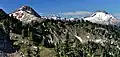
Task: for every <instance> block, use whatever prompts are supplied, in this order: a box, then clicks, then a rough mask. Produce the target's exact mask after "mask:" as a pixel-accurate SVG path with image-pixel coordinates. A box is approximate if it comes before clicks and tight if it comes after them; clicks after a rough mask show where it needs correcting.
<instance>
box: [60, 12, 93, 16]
mask: <svg viewBox="0 0 120 57" xmlns="http://www.w3.org/2000/svg"><path fill="white" fill-rule="evenodd" d="M92 13H93V12H89V11H76V12H64V13H59V14H61V15H66V16H87V15H90V14H92Z"/></svg>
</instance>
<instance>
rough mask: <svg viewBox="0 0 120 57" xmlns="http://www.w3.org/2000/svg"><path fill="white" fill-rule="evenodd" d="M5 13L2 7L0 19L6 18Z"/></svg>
mask: <svg viewBox="0 0 120 57" xmlns="http://www.w3.org/2000/svg"><path fill="white" fill-rule="evenodd" d="M6 16H7V14H6V13H5V12H4V10H3V9H0V19H3V18H6Z"/></svg>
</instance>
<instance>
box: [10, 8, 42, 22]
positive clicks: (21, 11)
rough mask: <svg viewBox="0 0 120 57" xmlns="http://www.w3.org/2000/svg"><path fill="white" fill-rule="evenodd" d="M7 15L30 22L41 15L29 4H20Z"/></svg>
mask: <svg viewBox="0 0 120 57" xmlns="http://www.w3.org/2000/svg"><path fill="white" fill-rule="evenodd" d="M9 16H11V17H14V18H16V19H18V20H20V21H22V22H25V23H30V22H31V21H33V20H39V19H40V17H41V16H40V15H39V14H37V13H36V12H35V11H34V10H33V9H32V8H31V7H29V6H22V7H21V8H18V9H17V10H16V11H14V12H12V13H10V14H9Z"/></svg>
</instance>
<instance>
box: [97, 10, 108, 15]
mask: <svg viewBox="0 0 120 57" xmlns="http://www.w3.org/2000/svg"><path fill="white" fill-rule="evenodd" d="M96 12H102V13H105V14H109V13H108V12H106V11H105V10H97V11H96Z"/></svg>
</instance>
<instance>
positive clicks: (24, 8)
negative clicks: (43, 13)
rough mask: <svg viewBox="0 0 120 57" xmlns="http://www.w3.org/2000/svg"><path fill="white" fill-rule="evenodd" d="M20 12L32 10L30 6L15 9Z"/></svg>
mask: <svg viewBox="0 0 120 57" xmlns="http://www.w3.org/2000/svg"><path fill="white" fill-rule="evenodd" d="M20 10H22V11H31V10H33V9H32V8H31V7H30V6H22V7H20V8H19V9H17V11H20Z"/></svg>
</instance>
